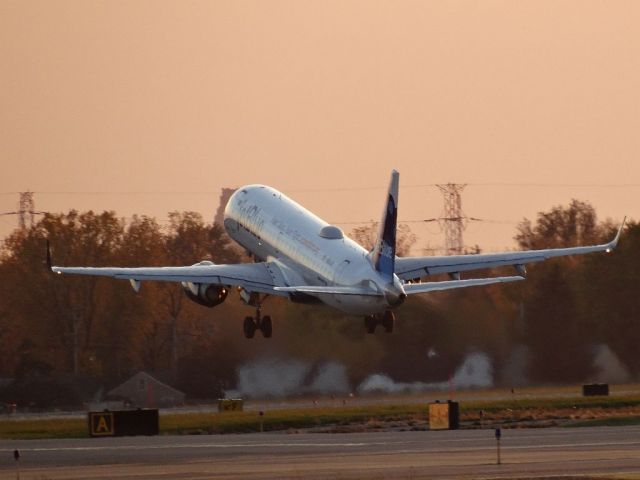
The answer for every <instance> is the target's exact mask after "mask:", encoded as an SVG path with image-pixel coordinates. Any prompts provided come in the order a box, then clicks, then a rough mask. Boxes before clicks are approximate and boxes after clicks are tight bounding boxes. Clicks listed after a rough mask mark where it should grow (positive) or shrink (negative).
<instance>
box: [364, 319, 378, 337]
mask: <svg viewBox="0 0 640 480" xmlns="http://www.w3.org/2000/svg"><path fill="white" fill-rule="evenodd" d="M377 326H378V321H377V318H376V317H374V316H373V315H369V316H368V317H364V328H365V329H366V330H367V333H370V334H373V333H376V327H377Z"/></svg>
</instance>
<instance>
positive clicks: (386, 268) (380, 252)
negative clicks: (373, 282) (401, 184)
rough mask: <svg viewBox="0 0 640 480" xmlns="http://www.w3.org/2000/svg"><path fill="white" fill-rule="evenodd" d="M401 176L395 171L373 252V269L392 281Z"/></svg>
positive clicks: (392, 173) (392, 174) (392, 175)
mask: <svg viewBox="0 0 640 480" xmlns="http://www.w3.org/2000/svg"><path fill="white" fill-rule="evenodd" d="M399 179H400V174H399V173H398V172H397V171H395V170H393V171H392V172H391V182H390V183H389V192H388V194H387V201H386V203H385V207H384V211H383V212H382V220H381V221H380V230H379V231H378V238H377V239H376V243H375V244H374V247H373V250H372V252H371V263H372V264H373V267H374V268H375V269H376V270H377V271H378V272H380V273H382V275H383V276H385V277H387V278H388V279H389V280H390V281H391V280H392V279H393V273H394V270H395V260H396V227H397V223H398V181H399Z"/></svg>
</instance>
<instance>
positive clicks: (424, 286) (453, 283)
mask: <svg viewBox="0 0 640 480" xmlns="http://www.w3.org/2000/svg"><path fill="white" fill-rule="evenodd" d="M520 280H524V277H520V276H513V277H493V278H470V279H469V280H448V281H444V282H426V283H413V284H409V285H404V291H405V292H406V294H407V295H412V294H415V293H427V292H437V291H439V290H450V289H452V288H464V287H475V286H480V285H491V284H492V283H506V282H517V281H520Z"/></svg>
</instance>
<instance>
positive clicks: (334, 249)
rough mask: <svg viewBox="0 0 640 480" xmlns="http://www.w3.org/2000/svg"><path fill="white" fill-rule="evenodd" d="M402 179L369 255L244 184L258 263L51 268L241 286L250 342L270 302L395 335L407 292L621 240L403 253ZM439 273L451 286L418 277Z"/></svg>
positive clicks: (247, 230)
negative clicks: (345, 317) (327, 311)
mask: <svg viewBox="0 0 640 480" xmlns="http://www.w3.org/2000/svg"><path fill="white" fill-rule="evenodd" d="M399 178H400V174H399V173H398V172H397V171H395V170H393V171H392V173H391V181H390V184H389V189H388V193H387V197H386V199H385V204H384V211H383V214H382V220H381V222H380V226H379V232H378V237H377V240H376V242H375V244H374V247H373V249H372V250H371V251H367V250H366V249H365V248H363V247H362V246H361V245H359V244H358V243H356V242H355V241H353V240H352V239H350V238H348V237H346V236H345V235H344V233H343V232H342V230H341V229H340V228H338V227H336V226H335V225H330V224H329V223H327V222H325V221H324V220H322V219H320V218H319V217H317V216H316V215H314V214H313V213H311V212H310V211H309V210H307V209H305V208H304V207H302V206H301V205H299V204H298V203H296V202H295V201H293V200H291V199H290V198H289V197H287V196H286V195H284V194H283V193H281V192H279V191H278V190H276V189H275V188H271V187H268V186H265V185H247V186H244V187H242V188H239V189H238V190H236V191H235V192H234V194H233V195H232V196H231V198H230V199H229V202H228V203H227V205H226V208H225V212H224V228H225V229H226V231H227V233H228V234H229V236H230V237H231V238H232V239H233V240H235V241H236V242H237V243H238V244H240V245H241V246H242V247H244V248H245V249H246V250H247V251H248V252H250V253H251V254H252V255H253V257H254V259H255V262H254V263H240V264H230V265H216V264H214V263H213V262H211V261H201V262H199V263H196V264H195V265H191V266H181V267H137V268H119V267H98V268H92V267H59V266H52V260H51V250H50V247H49V245H48V242H47V265H48V266H49V269H50V270H51V271H52V272H54V273H58V274H80V275H100V276H107V277H113V278H117V279H124V280H129V282H130V283H131V286H132V287H133V289H134V290H135V291H136V293H137V292H138V291H139V290H140V286H141V282H143V281H148V280H154V281H164V282H178V283H180V284H181V285H182V288H183V289H184V293H185V294H186V295H187V297H188V298H189V299H191V300H193V301H194V302H197V303H199V304H200V305H203V306H206V307H215V306H217V305H220V304H221V303H222V302H224V301H225V299H226V298H227V295H228V293H229V291H230V290H231V289H232V288H233V287H236V288H237V290H238V292H239V294H240V297H241V298H242V300H243V301H244V302H245V303H246V304H247V305H249V306H251V307H254V308H255V309H256V310H255V311H256V314H255V316H247V317H246V318H245V319H244V324H243V331H244V336H245V337H246V338H253V336H254V335H255V332H256V331H258V330H260V331H261V332H262V335H263V336H264V337H265V338H270V337H271V336H272V332H273V324H272V320H271V317H270V316H269V315H265V316H262V314H261V307H262V304H263V302H264V300H265V299H266V298H267V297H268V296H282V297H286V298H288V299H289V300H291V301H292V302H296V303H303V304H311V303H322V304H325V305H328V306H330V307H333V308H336V309H338V310H340V311H342V312H344V313H346V314H349V315H359V316H363V317H364V324H365V328H366V331H367V332H368V333H374V332H375V330H376V327H377V326H378V325H382V327H383V328H384V330H385V331H386V332H392V331H393V329H394V323H395V315H394V310H395V309H396V308H398V307H400V306H401V305H402V304H403V303H404V301H405V299H406V298H407V296H408V295H415V294H424V293H429V292H434V291H441V290H449V289H454V288H463V287H471V286H481V285H490V284H497V283H507V282H516V281H521V280H524V278H525V276H526V268H525V265H526V264H529V263H536V262H541V261H543V260H546V259H549V258H553V257H562V256H566V255H582V254H586V253H592V252H610V251H611V250H613V249H614V248H615V247H616V246H617V244H618V240H619V239H620V235H621V233H622V229H623V227H624V221H623V222H622V225H621V226H620V228H619V230H618V232H617V234H616V236H615V238H614V239H613V240H612V241H611V242H609V243H606V244H602V245H594V246H582V247H569V248H554V249H545V250H529V251H514V252H506V253H489V254H472V255H451V256H427V257H397V256H396V227H397V221H398V193H399ZM503 266H513V267H514V268H515V273H516V275H513V276H498V277H489V278H469V279H462V278H461V275H462V273H463V272H469V271H473V270H480V269H488V268H494V267H503ZM436 274H448V275H449V278H450V279H449V280H441V281H424V282H423V281H422V279H423V278H425V277H429V276H431V275H436Z"/></svg>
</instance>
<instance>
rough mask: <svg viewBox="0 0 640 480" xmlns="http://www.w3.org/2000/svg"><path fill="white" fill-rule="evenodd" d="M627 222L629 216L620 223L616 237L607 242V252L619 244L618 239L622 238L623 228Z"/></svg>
mask: <svg viewBox="0 0 640 480" xmlns="http://www.w3.org/2000/svg"><path fill="white" fill-rule="evenodd" d="M625 223H627V217H624V218H623V219H622V223H621V224H620V228H618V233H616V236H615V238H614V239H613V240H611V241H610V242H609V243H608V244H607V252H611V250H613V249H614V248H616V247H617V246H618V240H620V235H622V229H623V228H624V225H625Z"/></svg>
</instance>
